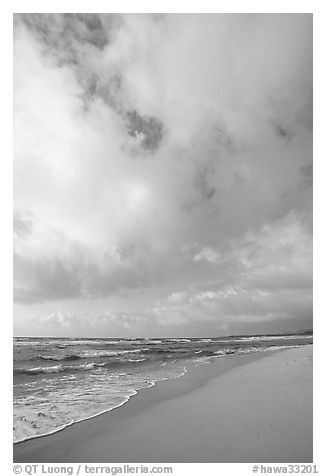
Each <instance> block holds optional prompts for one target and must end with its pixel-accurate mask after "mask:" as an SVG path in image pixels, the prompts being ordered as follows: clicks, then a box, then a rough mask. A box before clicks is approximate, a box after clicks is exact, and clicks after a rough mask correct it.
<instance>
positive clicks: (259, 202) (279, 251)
mask: <svg viewBox="0 0 326 476" xmlns="http://www.w3.org/2000/svg"><path fill="white" fill-rule="evenodd" d="M312 59H313V58H312V15H310V14H124V15H117V14H115V15H111V14H15V15H14V333H15V335H30V336H41V335H44V336H47V335H48V336H89V337H93V336H103V337H117V336H121V337H136V336H139V337H147V336H162V337H163V336H166V337H171V336H189V337H196V336H213V337H214V336H219V335H231V334H250V333H279V332H290V331H296V330H300V329H307V328H311V327H312V178H313V177H312V170H313V165H312V122H313V111H312V100H313V97H312V79H313V78H312Z"/></svg>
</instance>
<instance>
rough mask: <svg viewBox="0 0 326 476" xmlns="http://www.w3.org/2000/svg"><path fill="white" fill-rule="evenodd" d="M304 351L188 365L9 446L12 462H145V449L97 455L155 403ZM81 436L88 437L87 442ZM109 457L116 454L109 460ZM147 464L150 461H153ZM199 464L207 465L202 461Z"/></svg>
mask: <svg viewBox="0 0 326 476" xmlns="http://www.w3.org/2000/svg"><path fill="white" fill-rule="evenodd" d="M308 348H310V349H311V348H312V345H305V346H302V347H296V348H291V349H277V350H276V351H275V350H274V351H266V352H259V353H253V354H238V355H236V354H234V355H230V356H226V357H223V358H218V359H216V361H214V362H210V363H201V364H197V365H196V364H194V365H192V366H190V367H189V368H188V369H186V373H185V374H184V375H183V376H180V377H176V378H173V379H166V380H160V381H157V382H153V385H151V386H149V387H146V388H143V389H140V390H138V391H137V393H136V394H135V395H133V396H130V397H129V399H128V400H127V401H126V402H124V403H121V404H120V405H119V406H117V407H115V408H113V409H109V410H105V411H103V412H101V413H100V414H98V415H95V416H90V417H88V418H85V419H82V420H80V421H78V422H73V423H71V424H70V425H68V426H65V427H64V428H61V429H58V430H55V431H54V432H53V433H50V434H48V435H46V436H45V435H37V436H36V437H33V438H30V439H28V440H24V441H20V442H16V443H15V444H14V462H71V463H72V462H92V461H93V462H105V461H106V462H108V461H110V462H130V461H131V460H132V461H134V462H137V461H140V462H150V461H151V460H149V459H148V455H147V456H146V451H145V453H144V455H143V456H142V457H141V458H140V459H138V460H137V459H135V457H131V459H129V457H128V453H129V451H128V450H127V449H126V451H125V452H124V453H121V450H120V451H119V450H117V449H115V450H112V451H113V452H112V456H109V453H110V451H108V450H107V448H106V450H105V451H103V443H104V446H106V445H108V446H110V447H112V445H109V444H107V443H105V441H106V439H109V440H110V441H111V440H112V437H113V440H114V435H115V432H116V431H118V432H119V431H120V430H121V431H122V433H123V432H124V434H125V436H128V431H127V430H128V429H127V427H126V424H127V425H128V421H131V422H132V423H133V421H134V420H135V418H136V419H138V420H139V419H140V418H141V415H144V417H146V414H147V413H148V412H149V411H152V412H153V411H155V408H158V407H159V406H160V405H162V406H163V405H169V404H171V405H172V404H173V403H174V402H177V401H181V400H182V399H184V401H186V399H187V398H190V397H191V396H192V395H194V394H195V393H196V392H197V393H198V392H200V391H201V390H202V389H207V387H208V386H209V385H210V382H215V381H220V382H221V378H222V377H223V376H224V377H226V376H228V375H230V374H231V373H232V372H234V371H237V370H239V369H240V368H242V369H243V368H245V367H247V368H248V367H250V366H255V365H257V363H258V362H263V361H266V360H268V359H275V357H276V356H280V355H284V354H288V353H291V352H296V351H299V353H307V352H308V351H309V349H308ZM188 416H189V415H188ZM154 430H155V429H154ZM126 431H127V433H126ZM154 433H155V431H154ZM84 435H88V436H87V438H86V437H85V436H84ZM122 440H123V437H122ZM122 444H123V441H122ZM145 446H146V445H145ZM81 448H83V449H81ZM114 451H115V452H116V453H114ZM204 453H205V451H204ZM115 454H116V456H114V455H115ZM121 458H122V459H121ZM126 458H127V459H126ZM153 461H154V462H155V459H154V460H153ZM166 461H167V462H169V461H171V462H174V461H175V462H183V461H181V460H180V461H178V460H175V459H173V460H170V459H167V460H166ZM187 461H188V460H186V461H185V462H187ZM193 462H197V460H196V459H195V460H193ZM198 462H199V461H198ZM203 462H211V461H206V460H205V459H204V460H203ZM212 462H214V461H212ZM230 462H238V460H237V457H236V455H235V459H233V460H230Z"/></svg>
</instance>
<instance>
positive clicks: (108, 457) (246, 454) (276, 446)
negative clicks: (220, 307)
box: [14, 345, 313, 463]
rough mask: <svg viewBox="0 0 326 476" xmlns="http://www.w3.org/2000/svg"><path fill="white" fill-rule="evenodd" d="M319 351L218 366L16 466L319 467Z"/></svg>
mask: <svg viewBox="0 0 326 476" xmlns="http://www.w3.org/2000/svg"><path fill="white" fill-rule="evenodd" d="M312 426H313V415H312V346H310V345H309V346H302V347H299V348H295V349H288V350H281V351H267V352H264V353H263V352H261V353H257V354H251V355H249V354H248V355H235V356H228V357H224V358H219V359H216V361H215V362H214V363H211V364H202V365H199V366H193V367H192V368H190V369H189V371H188V372H187V373H186V375H184V376H183V377H181V378H178V379H173V380H167V381H164V382H159V383H157V384H156V385H155V386H154V387H152V388H149V389H144V390H142V391H140V392H139V393H138V394H137V395H136V396H134V397H132V398H131V399H130V400H129V401H128V402H127V403H126V404H125V405H123V406H121V407H119V408H117V409H115V410H112V411H110V412H107V413H105V414H102V415H99V416H98V417H95V418H93V419H91V420H86V421H83V422H80V423H77V424H75V425H73V426H71V427H68V428H66V429H65V430H63V431H60V432H57V433H55V434H53V435H49V436H45V437H41V438H37V439H33V440H29V441H26V442H23V443H18V444H15V445H14V462H48V463H55V462H56V463H59V462H62V463H65V462H66V463H78V462H81V463H82V462H90V463H91V462H94V463H95V462H97V463H124V462H133V463H140V462H143V463H155V462H156V463H157V462H160V463H163V462H170V463H191V462H198V463H200V462H201V463H214V462H216V463H219V462H220V463H223V462H226V463H242V462H257V463H258V462H265V463H273V462H275V463H276V462H279V463H287V462H298V463H299V462H312V460H313V453H312V446H313V432H312V430H313V428H312Z"/></svg>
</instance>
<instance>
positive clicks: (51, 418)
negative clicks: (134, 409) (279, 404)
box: [13, 334, 313, 442]
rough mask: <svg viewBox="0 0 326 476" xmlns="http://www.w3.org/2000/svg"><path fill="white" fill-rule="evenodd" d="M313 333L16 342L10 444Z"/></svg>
mask: <svg viewBox="0 0 326 476" xmlns="http://www.w3.org/2000/svg"><path fill="white" fill-rule="evenodd" d="M312 341H313V339H312V335H309V334H308V335H307V334H304V335H303V334H298V335H277V336H267V335H266V336H231V337H219V338H175V339H173V338H164V339H163V338H157V339H155V338H148V339H110V338H50V337H43V338H40V337H37V338H36V337H34V338H33V337H15V338H14V368H13V372H14V391H13V393H14V422H13V433H14V442H19V441H24V440H26V439H30V438H35V437H38V436H41V435H44V434H50V433H53V432H56V431H59V430H61V429H63V428H65V427H67V426H69V425H72V424H73V423H76V422H78V421H81V420H85V419H88V418H92V417H94V416H96V415H99V414H101V413H104V412H107V411H109V410H112V409H113V408H117V407H118V406H121V405H123V404H124V403H125V402H127V401H128V400H129V398H130V397H132V396H133V395H135V394H136V393H137V392H138V391H139V390H141V389H143V388H148V387H151V386H153V385H155V382H158V381H161V380H166V379H173V378H179V377H181V376H182V375H184V374H185V372H186V371H187V367H189V365H194V363H195V364H197V365H201V364H202V363H209V362H214V361H215V360H216V359H219V358H223V357H226V356H227V355H230V354H241V353H251V352H268V351H273V350H277V349H282V348H291V347H297V346H300V345H306V344H312Z"/></svg>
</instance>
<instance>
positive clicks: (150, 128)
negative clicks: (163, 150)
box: [126, 111, 164, 152]
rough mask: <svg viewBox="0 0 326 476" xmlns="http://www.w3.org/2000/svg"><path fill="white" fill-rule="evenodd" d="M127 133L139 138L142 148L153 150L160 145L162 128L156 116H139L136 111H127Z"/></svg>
mask: <svg viewBox="0 0 326 476" xmlns="http://www.w3.org/2000/svg"><path fill="white" fill-rule="evenodd" d="M126 117H127V128H128V134H129V135H130V136H131V137H133V138H135V139H139V142H140V145H141V147H142V148H143V149H145V150H148V151H150V152H154V151H155V150H157V149H158V148H159V147H160V144H161V142H162V139H163V134H164V128H163V124H162V122H161V121H160V120H159V119H158V118H156V117H149V116H140V115H139V114H138V113H137V111H131V112H127V116H126Z"/></svg>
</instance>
